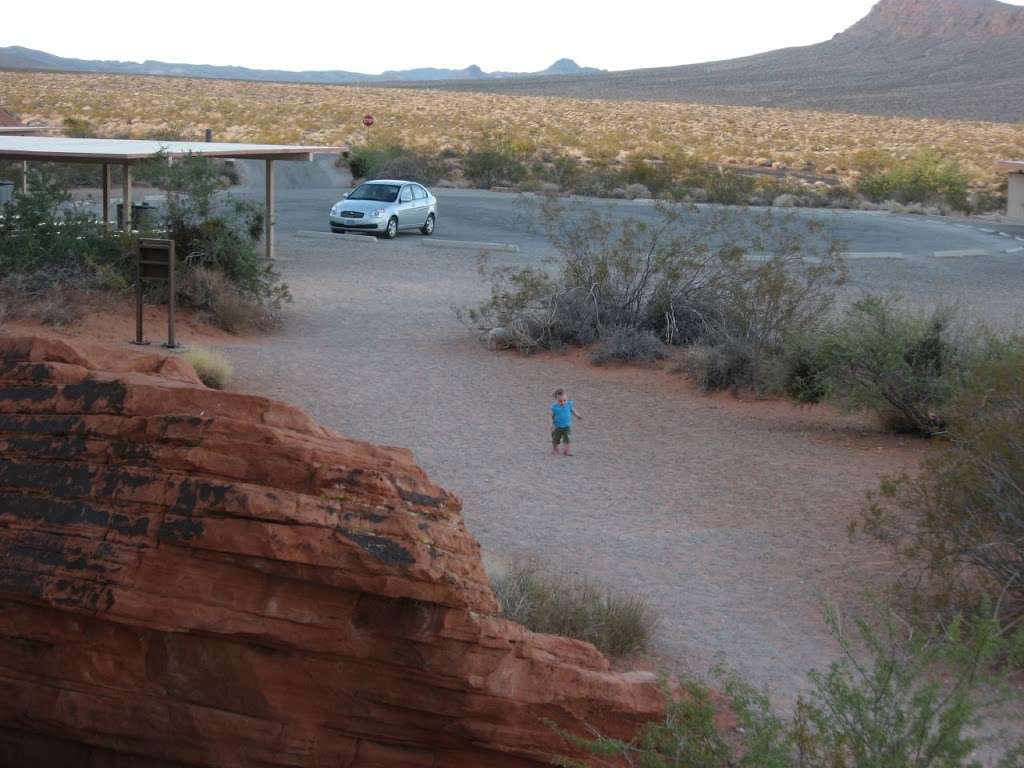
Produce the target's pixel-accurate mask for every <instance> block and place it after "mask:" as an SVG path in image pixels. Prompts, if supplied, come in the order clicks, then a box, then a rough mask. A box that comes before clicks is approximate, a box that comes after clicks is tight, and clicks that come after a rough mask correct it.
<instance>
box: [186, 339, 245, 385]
mask: <svg viewBox="0 0 1024 768" xmlns="http://www.w3.org/2000/svg"><path fill="white" fill-rule="evenodd" d="M182 357H183V358H184V359H185V360H186V361H188V362H189V363H190V364H191V365H192V367H193V368H195V371H196V375H197V376H199V380H200V381H202V382H203V384H205V385H206V386H208V387H209V388H210V389H224V388H225V387H227V385H228V382H229V381H231V375H232V374H233V373H234V368H233V367H232V366H231V362H230V361H229V360H228V359H227V358H226V357H224V355H222V354H220V353H219V352H214V351H213V350H209V349H202V348H200V347H196V348H195V349H190V350H189V351H188V352H186V353H185V354H184V355H182Z"/></svg>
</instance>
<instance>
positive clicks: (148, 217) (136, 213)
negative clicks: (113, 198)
mask: <svg viewBox="0 0 1024 768" xmlns="http://www.w3.org/2000/svg"><path fill="white" fill-rule="evenodd" d="M155 223H156V206H155V205H150V204H149V203H132V229H134V230H138V231H140V232H143V231H145V230H147V229H152V228H153V225H154V224H155ZM123 227H124V203H118V204H117V228H118V229H122V228H123Z"/></svg>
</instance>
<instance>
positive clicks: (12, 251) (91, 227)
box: [0, 169, 132, 287]
mask: <svg viewBox="0 0 1024 768" xmlns="http://www.w3.org/2000/svg"><path fill="white" fill-rule="evenodd" d="M68 200H69V197H68V194H67V192H66V190H65V188H64V186H63V183H62V181H61V179H59V178H56V177H54V176H53V175H52V174H50V173H48V172H47V171H46V170H45V169H35V170H34V171H33V172H32V178H31V180H30V182H29V185H28V191H27V192H25V193H20V192H19V193H16V194H15V195H14V197H13V199H12V200H11V201H10V202H8V203H5V204H4V205H3V207H2V211H0V213H2V214H3V215H2V216H0V275H2V276H5V277H7V276H10V275H14V274H22V275H24V274H34V275H37V276H39V277H40V278H41V279H43V280H44V281H45V278H44V277H43V275H44V273H46V272H50V273H53V276H54V279H63V280H64V282H67V281H68V279H70V278H74V279H75V280H76V281H79V280H85V281H87V282H89V283H90V287H97V285H98V284H102V283H109V284H110V286H111V287H123V285H125V284H126V281H127V280H130V279H132V277H131V271H132V262H131V259H130V258H128V257H126V256H125V253H124V247H125V243H124V242H123V241H122V238H121V236H120V235H119V234H117V233H112V232H110V231H108V230H107V229H106V228H105V227H104V226H102V225H101V224H99V223H98V222H97V221H96V220H95V219H94V218H93V217H92V216H90V215H86V214H84V213H81V212H78V211H77V210H75V209H73V208H69V207H67V206H66V203H67V202H68Z"/></svg>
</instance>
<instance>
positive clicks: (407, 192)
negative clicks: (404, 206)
mask: <svg viewBox="0 0 1024 768" xmlns="http://www.w3.org/2000/svg"><path fill="white" fill-rule="evenodd" d="M410 200H412V187H402V202H403V203H408V202H409V201H410Z"/></svg>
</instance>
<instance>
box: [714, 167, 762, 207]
mask: <svg viewBox="0 0 1024 768" xmlns="http://www.w3.org/2000/svg"><path fill="white" fill-rule="evenodd" d="M756 186H757V182H756V181H755V180H754V179H752V178H751V177H750V176H745V175H743V174H741V173H736V172H735V171H731V170H729V169H725V170H721V171H717V172H715V173H709V174H708V176H707V178H706V180H705V183H704V189H705V191H706V192H707V200H708V202H709V203H719V204H721V205H746V204H747V203H748V202H749V201H750V196H751V195H752V194H753V193H754V190H755V188H756Z"/></svg>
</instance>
